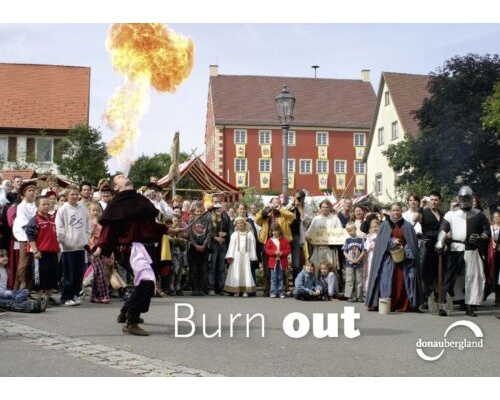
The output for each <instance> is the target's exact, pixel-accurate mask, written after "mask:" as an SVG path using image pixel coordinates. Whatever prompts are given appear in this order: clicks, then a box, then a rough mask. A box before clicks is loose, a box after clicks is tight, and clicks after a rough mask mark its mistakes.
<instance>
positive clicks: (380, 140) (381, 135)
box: [378, 128, 384, 146]
mask: <svg viewBox="0 0 500 400" xmlns="http://www.w3.org/2000/svg"><path fill="white" fill-rule="evenodd" d="M383 144H384V128H380V129H379V130H378V145H379V146H381V145H383Z"/></svg>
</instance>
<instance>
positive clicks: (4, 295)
mask: <svg viewBox="0 0 500 400" xmlns="http://www.w3.org/2000/svg"><path fill="white" fill-rule="evenodd" d="M29 295H30V291H29V290H28V289H19V290H2V291H0V300H14V301H15V302H22V301H26V300H28V297H29Z"/></svg>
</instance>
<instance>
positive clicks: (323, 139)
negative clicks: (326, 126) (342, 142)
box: [316, 132, 328, 146]
mask: <svg viewBox="0 0 500 400" xmlns="http://www.w3.org/2000/svg"><path fill="white" fill-rule="evenodd" d="M316 146H328V132H316Z"/></svg>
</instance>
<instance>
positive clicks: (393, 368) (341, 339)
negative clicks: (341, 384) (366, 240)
mask: <svg viewBox="0 0 500 400" xmlns="http://www.w3.org/2000/svg"><path fill="white" fill-rule="evenodd" d="M176 303H177V304H180V303H189V304H190V305H192V307H193V309H194V316H193V317H192V320H193V322H194V324H195V331H194V334H193V335H192V336H191V337H187V338H182V337H175V334H176V332H175V304H176ZM122 304H123V303H122V302H121V301H120V300H113V301H112V303H110V304H109V305H97V304H90V303H83V304H82V305H81V306H80V307H67V308H64V307H55V308H50V309H48V310H47V312H45V313H43V314H21V313H5V314H2V315H0V353H1V354H2V362H1V363H0V375H1V376H221V375H222V376H491V375H495V372H494V371H496V367H497V366H496V360H498V359H499V358H500V337H499V335H498V332H499V327H500V320H499V319H496V318H495V316H496V315H498V314H500V310H499V309H498V308H494V307H493V306H492V304H491V298H490V299H489V300H488V301H487V303H486V305H485V306H483V307H481V308H480V309H479V316H478V317H477V318H468V317H465V316H464V315H463V313H462V312H456V313H455V315H454V316H452V317H448V318H443V317H437V316H434V315H431V314H428V313H423V314H409V313H405V314H403V313H401V314H396V313H395V314H390V315H379V314H378V313H375V312H367V311H366V310H365V307H364V306H363V305H361V304H359V303H356V304H355V305H354V306H355V309H356V312H358V313H360V319H359V320H357V321H355V328H356V329H358V330H359V332H360V335H359V336H358V337H356V338H352V339H350V338H347V337H345V336H346V335H345V333H347V332H344V321H343V320H342V319H341V315H340V314H342V313H343V312H344V307H349V306H352V304H350V303H347V302H340V301H330V302H300V301H296V300H294V299H291V298H287V299H284V300H280V299H276V300H274V299H273V300H271V299H268V298H262V297H257V298H233V297H219V296H217V297H209V296H205V297H201V298H200V297H198V298H192V297H190V296H185V297H169V298H155V299H153V300H152V305H151V308H150V311H149V312H148V313H147V314H145V315H144V319H145V324H144V325H143V326H144V329H146V330H147V331H148V332H150V334H151V336H149V337H137V336H131V335H126V334H123V333H122V331H121V325H120V324H118V323H117V322H116V317H117V315H118V312H119V308H120V307H121V305H122ZM188 311H189V310H188V308H187V307H186V306H181V307H180V308H179V317H187V316H188ZM293 312H298V313H302V314H304V315H305V316H307V317H308V319H309V320H310V321H311V324H312V319H313V318H312V314H313V313H323V314H327V313H332V314H334V315H332V316H331V317H330V318H331V319H332V321H337V322H338V337H326V338H322V339H318V338H316V337H314V335H313V328H312V326H311V330H310V332H309V333H308V334H307V335H306V336H304V337H302V338H300V339H293V338H290V337H288V336H287V335H286V334H285V332H284V331H283V326H282V323H283V319H284V318H285V317H286V316H287V315H288V314H290V313H293ZM219 313H220V314H221V326H222V329H221V336H222V337H213V338H207V337H205V335H204V333H203V314H205V319H206V322H205V328H206V334H207V335H210V334H213V333H214V332H215V331H216V330H217V327H218V314H219ZM237 313H241V314H243V318H242V317H239V318H236V319H235V322H234V324H233V337H230V334H231V324H230V314H237ZM257 313H261V314H262V315H263V316H264V335H265V336H264V337H262V327H261V319H260V318H255V319H254V320H253V321H252V323H251V324H250V327H249V332H248V334H249V337H247V324H246V318H245V317H246V316H245V314H249V315H250V316H252V315H253V314H257ZM335 314H337V315H335ZM460 320H470V321H473V322H474V323H476V324H477V325H478V326H479V327H480V328H481V330H482V332H483V334H484V340H483V347H482V348H472V349H470V348H469V349H464V350H459V349H456V348H449V349H446V351H445V352H444V353H443V355H442V357H441V358H440V359H439V360H437V361H434V362H429V361H424V360H422V359H421V358H420V357H419V356H418V355H417V352H416V343H417V341H418V340H419V339H422V340H424V341H438V340H442V339H443V335H444V332H445V331H446V329H447V328H448V327H449V326H450V325H451V324H452V323H453V322H456V321H460ZM325 321H326V316H325ZM332 323H334V322H332ZM332 326H333V325H332ZM294 327H295V329H298V327H299V325H298V323H297V322H296V323H295V325H294ZM191 332H192V328H191V326H190V325H189V324H188V323H186V322H183V323H179V324H178V332H177V334H178V335H187V334H190V333H191ZM447 338H448V339H456V340H463V339H464V338H466V339H470V340H473V339H474V340H475V339H476V338H475V337H474V335H473V333H472V332H471V331H470V330H469V329H468V328H466V327H463V326H461V327H457V328H455V329H453V330H452V331H451V332H450V334H449V335H448V337H447ZM438 353H439V351H438V350H436V349H427V350H426V354H428V355H430V356H435V355H436V354H438Z"/></svg>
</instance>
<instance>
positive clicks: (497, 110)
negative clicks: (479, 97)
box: [483, 82, 500, 133]
mask: <svg viewBox="0 0 500 400" xmlns="http://www.w3.org/2000/svg"><path fill="white" fill-rule="evenodd" d="M483 110H484V115H483V125H484V127H485V128H492V129H494V130H495V131H496V132H497V133H498V132H500V82H497V83H496V84H495V90H494V92H493V94H492V95H491V96H490V97H488V98H487V99H486V101H485V102H484V105H483Z"/></svg>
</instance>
